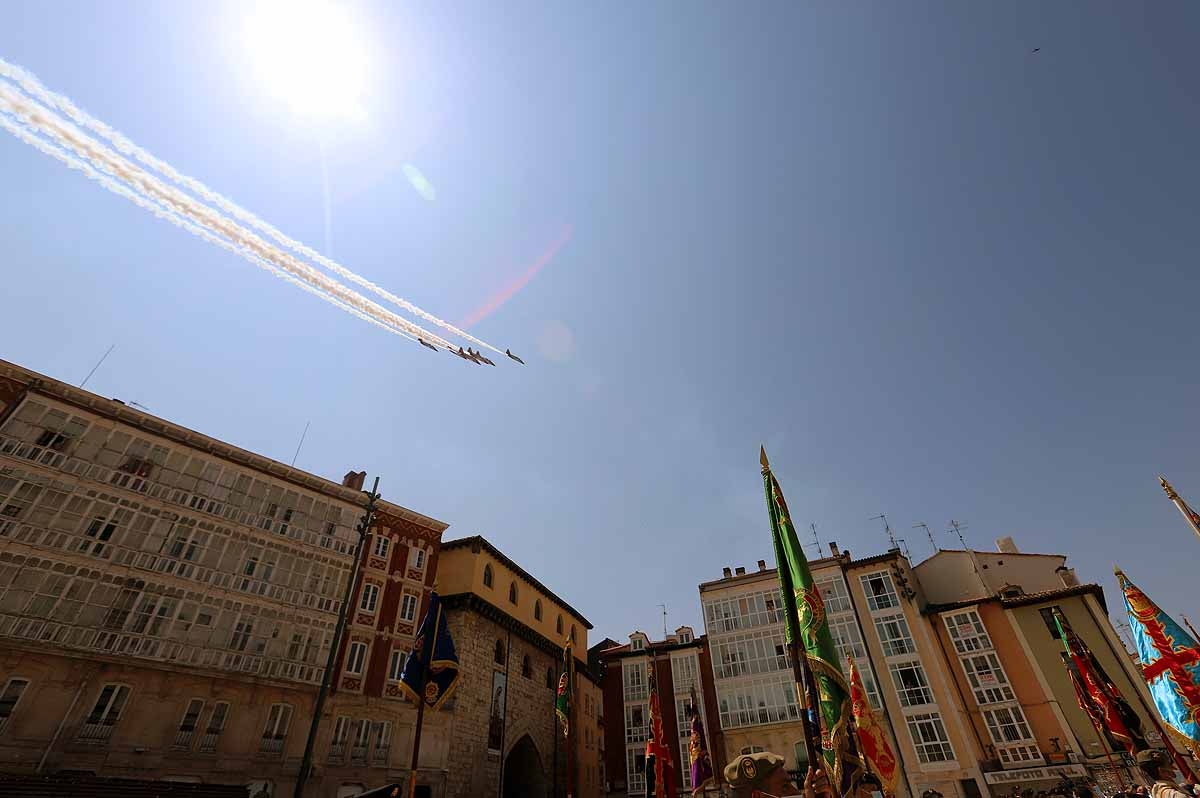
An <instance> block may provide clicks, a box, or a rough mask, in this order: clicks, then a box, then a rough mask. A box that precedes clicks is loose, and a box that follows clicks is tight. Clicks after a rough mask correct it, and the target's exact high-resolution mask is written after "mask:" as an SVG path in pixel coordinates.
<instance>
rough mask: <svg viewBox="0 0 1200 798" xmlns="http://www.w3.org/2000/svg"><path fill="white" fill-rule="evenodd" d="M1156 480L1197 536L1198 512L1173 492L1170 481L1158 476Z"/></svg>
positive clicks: (1199, 518)
mask: <svg viewBox="0 0 1200 798" xmlns="http://www.w3.org/2000/svg"><path fill="white" fill-rule="evenodd" d="M1158 481H1159V482H1160V483H1161V484H1162V489H1163V490H1164V491H1166V492H1167V498H1168V499H1170V500H1171V501H1172V502H1174V503H1175V506H1176V507H1178V508H1179V512H1181V513H1183V517H1184V518H1185V519H1187V522H1188V526H1190V527H1191V528H1192V531H1193V532H1195V533H1196V536H1197V537H1200V514H1198V513H1197V512H1196V511H1195V510H1193V509H1192V508H1191V507H1189V506H1188V503H1187V502H1185V501H1184V500H1183V499H1182V498H1180V496H1179V494H1178V493H1176V492H1175V489H1174V488H1172V487H1171V483H1170V482H1167V480H1165V479H1164V478H1162V477H1159V478H1158Z"/></svg>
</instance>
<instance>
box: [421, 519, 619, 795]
mask: <svg viewBox="0 0 1200 798" xmlns="http://www.w3.org/2000/svg"><path fill="white" fill-rule="evenodd" d="M438 592H439V594H440V595H441V596H442V597H443V600H444V602H445V606H446V614H447V620H448V623H449V626H450V632H451V634H452V635H453V637H454V640H455V642H456V645H457V646H458V655H459V660H460V673H461V680H462V683H461V684H460V686H459V689H458V693H457V697H456V699H455V701H454V705H453V707H452V708H450V709H449V710H448V711H446V712H445V713H441V714H445V715H446V717H447V720H448V723H449V727H448V735H449V739H450V740H452V741H453V744H452V746H451V750H450V755H449V759H448V762H447V768H448V776H447V795H452V796H463V798H467V797H468V796H472V797H473V796H492V795H495V796H502V798H518V797H521V798H524V796H549V795H555V796H565V795H568V794H571V795H575V796H580V797H581V798H598V797H599V796H600V794H601V773H600V770H601V769H600V767H599V750H600V749H599V746H600V742H599V738H600V736H601V732H600V729H601V724H602V722H603V721H602V715H601V714H600V711H599V707H600V692H599V688H598V686H597V683H596V680H595V678H594V677H593V676H592V675H591V674H590V673H589V672H588V669H587V663H586V662H584V661H583V660H582V659H581V658H580V657H581V655H583V654H585V652H586V651H587V634H588V630H590V629H591V628H592V625H591V623H589V622H588V620H587V619H586V618H584V617H583V616H582V615H581V614H580V613H579V612H578V611H577V610H575V609H574V608H573V607H571V605H569V604H567V603H566V602H565V601H563V600H562V599H561V598H559V597H558V596H557V595H555V594H554V593H553V592H552V591H551V590H550V589H549V588H548V587H546V586H545V585H544V584H542V583H541V582H540V581H538V580H537V579H536V578H535V577H533V576H532V575H531V574H529V573H528V572H527V571H525V569H523V568H522V567H521V566H519V565H517V564H516V563H515V562H513V561H512V560H511V559H509V558H508V557H507V556H505V555H504V553H503V552H501V551H500V550H499V549H497V548H496V547H495V546H493V545H492V544H491V543H489V542H488V541H487V540H485V539H484V538H482V537H470V538H464V539H461V540H453V541H447V542H446V543H445V544H443V546H442V549H441V562H440V565H439V570H438ZM567 640H570V641H571V642H572V645H573V651H574V659H575V663H574V667H575V673H576V680H575V695H574V700H573V701H572V714H573V717H572V718H571V719H570V721H569V728H570V736H569V737H567V736H564V735H563V734H562V733H561V729H560V727H559V724H558V720H557V717H556V715H555V712H554V701H555V696H556V693H557V687H558V680H559V674H560V672H561V668H562V660H563V645H564V644H565V643H566V641H567ZM568 785H570V786H568Z"/></svg>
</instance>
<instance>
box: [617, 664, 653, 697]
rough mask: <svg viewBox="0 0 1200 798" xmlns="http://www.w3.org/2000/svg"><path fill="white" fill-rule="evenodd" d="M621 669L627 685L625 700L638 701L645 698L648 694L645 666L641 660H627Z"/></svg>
mask: <svg viewBox="0 0 1200 798" xmlns="http://www.w3.org/2000/svg"><path fill="white" fill-rule="evenodd" d="M621 670H622V679H623V680H624V685H625V700H626V701H637V700H638V699H642V698H645V697H646V695H647V691H646V668H645V666H644V665H643V664H642V663H640V662H626V663H625V664H624V666H623V667H622V669H621Z"/></svg>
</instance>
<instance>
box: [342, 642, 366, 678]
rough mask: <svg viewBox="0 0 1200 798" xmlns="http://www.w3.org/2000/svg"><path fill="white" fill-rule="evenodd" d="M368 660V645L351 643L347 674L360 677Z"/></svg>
mask: <svg viewBox="0 0 1200 798" xmlns="http://www.w3.org/2000/svg"><path fill="white" fill-rule="evenodd" d="M366 659H367V644H366V643H357V642H356V643H351V644H350V653H349V654H347V655H346V673H349V674H353V675H355V676H359V675H361V674H362V672H363V664H364V663H365V662H366Z"/></svg>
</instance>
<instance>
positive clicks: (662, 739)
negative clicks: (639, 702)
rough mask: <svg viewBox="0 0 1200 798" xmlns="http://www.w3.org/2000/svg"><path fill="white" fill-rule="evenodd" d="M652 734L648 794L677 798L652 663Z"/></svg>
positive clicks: (647, 778) (648, 741) (647, 784)
mask: <svg viewBox="0 0 1200 798" xmlns="http://www.w3.org/2000/svg"><path fill="white" fill-rule="evenodd" d="M649 683H650V736H649V737H648V738H647V739H646V796H647V798H649V796H651V795H653V796H655V798H675V777H674V769H675V763H674V762H673V761H672V759H671V749H670V747H669V746H668V745H667V731H666V729H665V728H664V724H663V720H662V705H661V704H659V701H658V680H657V679H656V678H655V675H654V665H653V664H651V665H650V679H649Z"/></svg>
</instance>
